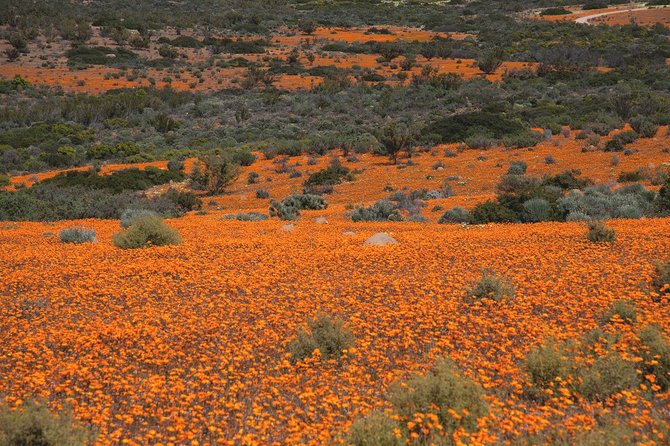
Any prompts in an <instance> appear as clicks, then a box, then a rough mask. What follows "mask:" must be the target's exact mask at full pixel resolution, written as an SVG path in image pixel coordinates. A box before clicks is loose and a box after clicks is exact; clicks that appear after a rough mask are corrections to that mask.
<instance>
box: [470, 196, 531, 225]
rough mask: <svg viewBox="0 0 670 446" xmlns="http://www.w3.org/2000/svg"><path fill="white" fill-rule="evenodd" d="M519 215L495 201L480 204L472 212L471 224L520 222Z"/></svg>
mask: <svg viewBox="0 0 670 446" xmlns="http://www.w3.org/2000/svg"><path fill="white" fill-rule="evenodd" d="M518 218H519V217H518V215H517V214H516V213H515V212H514V211H512V210H510V209H509V208H507V207H505V206H503V205H501V204H499V203H496V202H495V201H491V200H488V201H485V202H484V203H479V204H478V205H477V206H475V208H474V209H473V210H472V211H471V212H470V223H473V224H476V225H477V224H485V223H510V222H515V221H518Z"/></svg>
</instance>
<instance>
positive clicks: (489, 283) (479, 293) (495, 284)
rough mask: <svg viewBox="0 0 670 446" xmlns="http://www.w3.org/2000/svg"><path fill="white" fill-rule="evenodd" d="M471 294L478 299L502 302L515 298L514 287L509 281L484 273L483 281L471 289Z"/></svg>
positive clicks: (490, 273)
mask: <svg viewBox="0 0 670 446" xmlns="http://www.w3.org/2000/svg"><path fill="white" fill-rule="evenodd" d="M469 294H470V295H471V296H474V297H476V298H477V299H484V298H488V299H493V300H495V301H498V302H499V301H502V300H504V299H512V298H513V297H514V286H513V285H512V283H511V282H510V280H509V279H507V278H505V277H502V276H498V275H496V274H494V273H492V272H490V271H484V272H483V273H482V277H481V279H479V281H478V282H477V283H476V284H475V285H474V286H473V287H472V288H471V289H470V292H469Z"/></svg>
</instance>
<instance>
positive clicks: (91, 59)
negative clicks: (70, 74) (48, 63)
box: [65, 45, 137, 66]
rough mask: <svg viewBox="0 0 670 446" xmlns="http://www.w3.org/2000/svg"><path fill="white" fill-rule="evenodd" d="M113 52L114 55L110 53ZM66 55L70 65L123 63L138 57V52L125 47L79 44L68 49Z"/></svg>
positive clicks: (111, 64)
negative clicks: (115, 47) (114, 47)
mask: <svg viewBox="0 0 670 446" xmlns="http://www.w3.org/2000/svg"><path fill="white" fill-rule="evenodd" d="M111 54H113V55H114V57H110V56H108V55H111ZM65 55H66V56H67V58H68V61H67V63H68V64H69V65H109V66H113V65H123V64H126V63H129V62H132V61H134V60H135V59H137V54H136V53H133V52H132V51H130V50H127V49H125V48H118V49H113V48H105V47H101V46H96V47H87V46H83V45H82V46H78V47H75V48H72V49H71V50H68V51H67V52H66V53H65Z"/></svg>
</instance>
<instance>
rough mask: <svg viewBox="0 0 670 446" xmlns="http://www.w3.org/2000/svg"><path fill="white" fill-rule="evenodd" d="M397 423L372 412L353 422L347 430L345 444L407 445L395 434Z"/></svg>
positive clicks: (368, 445)
mask: <svg viewBox="0 0 670 446" xmlns="http://www.w3.org/2000/svg"><path fill="white" fill-rule="evenodd" d="M398 429H399V426H398V423H397V422H396V421H394V420H393V419H391V418H390V417H389V416H387V415H385V414H384V413H382V412H378V411H377V412H372V413H371V414H369V415H368V416H366V417H362V418H359V419H357V420H356V421H354V423H353V424H352V425H351V427H350V428H349V432H348V435H347V438H346V441H347V444H350V445H352V446H401V445H403V444H407V442H406V441H404V440H403V439H402V438H401V437H397V436H396V434H395V432H396V431H397V430H398Z"/></svg>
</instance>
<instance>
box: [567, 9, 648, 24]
mask: <svg viewBox="0 0 670 446" xmlns="http://www.w3.org/2000/svg"><path fill="white" fill-rule="evenodd" d="M647 9H649V7H643V8H631V9H620V10H618V11H609V12H601V13H599V14H593V15H587V16H584V17H580V18H578V19H577V20H575V23H581V24H583V25H588V24H589V22H590V21H591V20H593V19H597V18H598V17H603V16H608V15H614V14H623V13H626V12H635V11H646V10H647Z"/></svg>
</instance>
